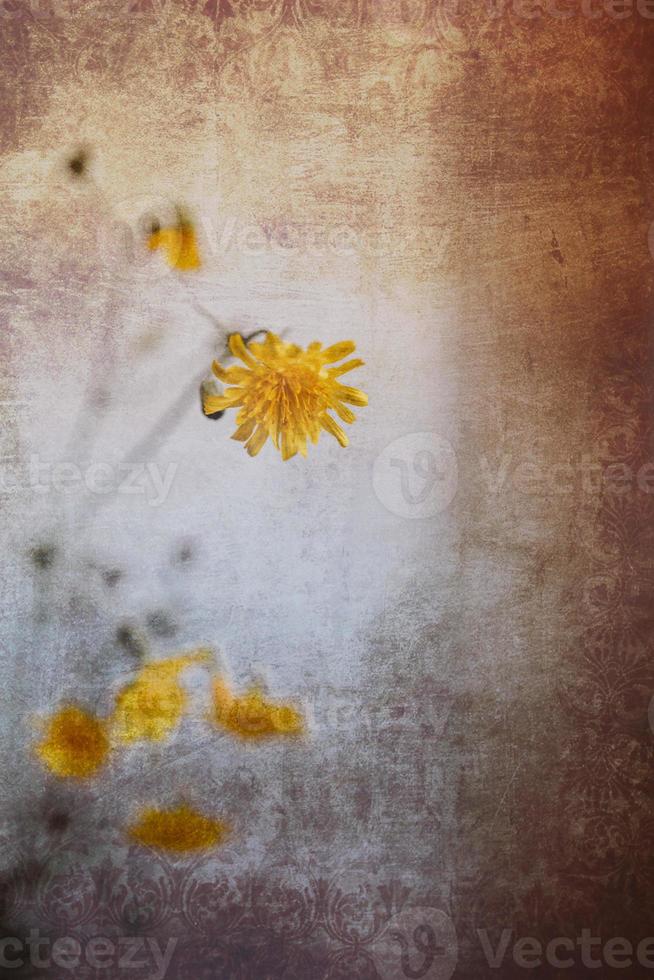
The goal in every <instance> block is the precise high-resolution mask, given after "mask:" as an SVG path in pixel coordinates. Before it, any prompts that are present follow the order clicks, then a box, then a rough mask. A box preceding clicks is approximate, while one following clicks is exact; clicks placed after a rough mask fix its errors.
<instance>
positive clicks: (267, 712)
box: [212, 677, 304, 739]
mask: <svg viewBox="0 0 654 980" xmlns="http://www.w3.org/2000/svg"><path fill="white" fill-rule="evenodd" d="M212 693H213V715H212V717H213V721H214V723H215V724H216V725H218V726H219V727H220V728H224V729H226V730H227V731H229V732H232V734H234V735H239V736H240V737H241V738H248V739H258V738H271V737H274V736H276V735H277V736H279V735H301V734H302V732H303V731H304V719H303V718H302V715H301V714H300V713H299V712H298V711H297V710H296V709H295V708H293V707H291V706H290V705H285V704H272V703H271V702H270V701H266V700H265V698H264V696H263V694H262V692H261V690H260V689H259V688H258V687H253V688H251V690H249V691H248V692H247V693H246V694H244V695H243V696H242V697H240V698H239V697H236V696H235V695H234V694H232V692H231V691H230V689H229V687H228V686H227V684H226V683H225V681H224V680H223V678H222V677H216V678H214V682H213V692H212Z"/></svg>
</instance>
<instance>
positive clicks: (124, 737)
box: [112, 650, 212, 742]
mask: <svg viewBox="0 0 654 980" xmlns="http://www.w3.org/2000/svg"><path fill="white" fill-rule="evenodd" d="M211 659H212V657H211V654H210V653H209V651H207V650H198V651H197V652H195V653H189V654H186V655H184V656H181V657H172V658H170V659H168V660H159V661H156V662H155V663H150V664H146V665H145V667H143V669H142V670H141V671H140V673H139V674H138V676H137V677H136V678H135V679H134V680H133V681H131V682H130V683H129V684H127V685H126V687H124V688H123V689H122V691H120V692H119V694H118V697H117V698H116V707H115V710H114V714H113V717H112V730H113V734H114V735H115V736H116V738H118V739H119V740H120V741H122V742H135V741H138V740H140V739H149V740H150V741H155V742H157V741H161V739H164V738H166V736H167V735H169V734H170V733H171V732H172V730H173V729H174V728H175V726H176V725H177V723H178V722H179V720H180V718H181V717H182V713H183V711H184V708H185V707H186V703H187V700H188V698H187V694H186V691H185V690H184V688H183V687H182V685H181V684H180V682H179V675H180V673H181V672H182V671H183V670H184V669H185V668H186V667H190V666H191V665H192V664H197V663H207V662H208V661H210V660H211Z"/></svg>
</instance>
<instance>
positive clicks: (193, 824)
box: [128, 804, 229, 853]
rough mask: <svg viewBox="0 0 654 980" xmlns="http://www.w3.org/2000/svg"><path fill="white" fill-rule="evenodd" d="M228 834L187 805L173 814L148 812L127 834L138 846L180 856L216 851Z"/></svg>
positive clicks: (226, 828) (173, 811) (224, 827)
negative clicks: (174, 852)
mask: <svg viewBox="0 0 654 980" xmlns="http://www.w3.org/2000/svg"><path fill="white" fill-rule="evenodd" d="M228 832H229V828H228V827H227V825H226V824H224V823H223V822H222V821H220V820H212V819H211V818H210V817H205V816H203V815H202V814H201V813H198V812H197V811H196V810H193V809H192V808H191V807H189V806H187V805H186V804H183V805H182V806H179V807H177V808H176V809H173V810H155V809H151V808H150V809H145V810H143V811H142V813H141V815H140V816H139V819H138V820H137V821H136V823H135V824H133V825H132V826H131V827H130V828H129V831H128V833H129V836H130V837H131V838H132V840H133V841H136V842H137V843H138V844H144V845H145V846H146V847H158V848H161V849H162V850H166V851H176V852H178V853H183V852H184V851H203V850H206V849H207V848H209V847H214V846H215V845H216V844H220V843H221V842H222V841H223V840H224V839H225V837H226V836H227V834H228Z"/></svg>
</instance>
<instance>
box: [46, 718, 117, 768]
mask: <svg viewBox="0 0 654 980" xmlns="http://www.w3.org/2000/svg"><path fill="white" fill-rule="evenodd" d="M36 752H37V754H38V755H39V757H40V758H41V760H42V762H43V763H44V764H45V765H46V766H47V767H48V769H50V771H51V772H54V773H56V775H57V776H72V777H74V778H76V779H86V778H87V777H88V776H92V775H94V773H96V772H97V771H98V769H100V768H101V766H103V765H104V763H105V762H106V760H107V756H108V755H109V739H108V737H107V733H106V726H105V724H104V723H103V722H102V721H100V720H99V719H97V718H95V717H94V716H93V715H90V714H88V713H87V712H86V711H82V710H81V708H76V707H73V706H68V707H66V708H62V709H61V710H60V711H58V712H57V713H56V714H54V715H53V716H52V717H51V718H50V719H49V720H48V723H47V726H46V730H45V736H44V738H43V740H42V741H41V742H39V744H38V745H37V746H36Z"/></svg>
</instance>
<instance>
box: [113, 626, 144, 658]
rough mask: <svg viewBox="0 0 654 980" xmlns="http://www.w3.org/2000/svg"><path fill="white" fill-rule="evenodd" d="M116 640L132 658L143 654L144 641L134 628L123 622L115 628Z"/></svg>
mask: <svg viewBox="0 0 654 980" xmlns="http://www.w3.org/2000/svg"><path fill="white" fill-rule="evenodd" d="M116 642H117V643H118V644H119V645H120V646H121V647H122V648H123V650H126V651H127V653H129V654H130V656H132V657H134V658H141V657H144V656H145V653H146V650H145V643H144V642H143V640H142V639H141V637H140V636H139V635H138V633H137V632H136V630H135V629H133V627H131V626H129V625H128V624H127V623H123V624H122V625H121V626H119V627H118V629H117V630H116Z"/></svg>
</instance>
